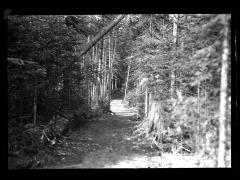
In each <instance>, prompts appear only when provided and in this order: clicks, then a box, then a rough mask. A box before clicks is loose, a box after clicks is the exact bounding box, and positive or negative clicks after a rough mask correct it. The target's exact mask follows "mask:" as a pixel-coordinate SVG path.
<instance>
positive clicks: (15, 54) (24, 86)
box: [7, 14, 231, 168]
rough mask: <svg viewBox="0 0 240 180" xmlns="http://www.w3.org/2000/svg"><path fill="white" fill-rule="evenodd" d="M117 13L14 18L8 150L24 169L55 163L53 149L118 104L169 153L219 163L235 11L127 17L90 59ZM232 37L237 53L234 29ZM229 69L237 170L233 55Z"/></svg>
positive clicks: (10, 38)
mask: <svg viewBox="0 0 240 180" xmlns="http://www.w3.org/2000/svg"><path fill="white" fill-rule="evenodd" d="M116 17H117V16H116V15H74V16H64V15H27V16H24V15H11V16H8V18H7V23H8V24H7V45H8V46H7V61H8V64H7V73H8V87H7V88H8V152H9V157H10V158H13V157H14V158H19V159H20V161H19V165H17V168H22V167H24V168H31V167H32V168H34V167H37V166H39V167H40V166H41V165H42V164H44V163H46V162H40V160H39V159H42V161H45V160H46V161H47V159H51V158H49V157H50V156H53V155H51V153H52V152H53V151H51V148H53V149H54V148H55V147H56V146H58V145H59V146H60V145H61V142H62V141H61V140H62V139H61V138H62V137H63V136H65V135H66V134H67V133H68V132H69V131H71V130H74V128H76V127H79V126H83V125H84V124H86V122H87V121H88V120H89V119H91V118H92V117H95V116H98V115H99V114H101V113H109V112H110V113H111V111H110V100H111V98H124V99H125V100H126V101H128V102H129V105H131V106H136V107H137V108H138V117H139V118H140V119H141V122H140V124H139V125H138V126H137V127H136V131H135V133H136V136H137V137H139V136H142V135H146V136H145V137H148V138H150V139H152V140H153V141H154V142H155V144H157V146H158V148H159V149H160V150H162V151H165V152H170V151H171V148H170V146H172V144H174V146H176V147H180V146H181V147H183V148H182V149H183V151H182V152H185V153H196V152H198V153H201V154H202V157H204V158H206V159H208V160H211V162H205V161H203V162H202V163H209V164H207V165H209V166H211V165H213V164H215V163H216V154H217V148H218V126H219V124H218V117H219V104H220V91H221V89H220V85H221V84H220V82H221V65H222V63H221V60H222V54H223V45H222V44H223V41H224V28H225V26H226V24H227V26H228V27H229V29H231V28H230V25H231V17H230V15H224V14H221V15H218V14H200V15H194V14H188V15H186V14H179V15H177V16H174V15H172V14H171V15H169V14H144V15H141V14H135V15H127V16H126V17H125V18H124V19H123V20H122V21H121V22H119V23H118V24H117V25H115V26H114V27H113V28H112V29H111V30H109V32H107V33H106V34H105V35H104V36H103V37H101V39H100V40H98V41H97V42H96V43H95V44H94V45H93V46H92V47H91V48H90V49H89V50H88V51H87V52H86V53H85V54H84V55H83V54H81V53H82V50H83V49H84V48H85V47H86V45H87V44H88V43H89V42H90V41H91V40H92V39H94V37H96V36H97V35H98V33H99V32H100V31H101V29H103V28H104V27H106V26H107V25H108V24H110V23H111V22H113V21H114V19H116ZM176 17H177V18H176ZM225 17H227V18H225ZM226 19H227V20H226ZM175 20H176V22H175ZM176 28H177V29H176ZM174 29H175V30H176V31H175V30H174ZM174 31H175V32H174ZM174 33H175V34H174ZM227 38H228V43H229V47H230V48H231V46H230V44H231V43H230V42H231V30H230V31H229V34H228V36H227ZM230 52H231V50H230ZM228 64H229V68H228V74H227V77H228V92H227V96H228V97H227V99H228V107H227V108H228V109H227V126H226V127H227V140H226V144H227V146H226V150H227V159H228V162H227V163H228V164H227V165H228V166H230V163H231V162H230V160H229V157H230V155H231V154H230V153H231V129H230V127H231V105H230V104H231V53H229V55H228ZM124 93H126V94H125V97H123V96H124ZM147 98H148V99H149V107H147V106H148V104H147V103H146V101H148V100H146V99H147ZM150 103H152V104H154V105H152V106H151V104H150ZM151 107H154V108H156V109H158V110H156V111H157V113H156V112H155V113H156V114H157V116H154V118H155V120H153V121H151V120H149V116H148V114H146V112H147V111H146V108H151ZM148 111H149V112H154V109H148ZM151 117H153V116H151ZM156 117H157V119H156ZM161 123H163V126H162V125H159V124H161ZM179 129H180V130H179ZM46 152H51V153H49V154H48V153H46ZM43 156H45V158H42V157H43ZM23 157H24V158H26V159H27V160H24V159H23ZM44 159H45V160H44ZM26 162H27V164H26ZM15 166H16V165H15Z"/></svg>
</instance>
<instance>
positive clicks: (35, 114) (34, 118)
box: [33, 79, 37, 125]
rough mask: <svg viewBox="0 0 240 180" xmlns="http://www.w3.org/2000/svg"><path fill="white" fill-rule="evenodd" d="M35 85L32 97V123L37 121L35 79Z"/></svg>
mask: <svg viewBox="0 0 240 180" xmlns="http://www.w3.org/2000/svg"><path fill="white" fill-rule="evenodd" d="M34 81H35V87H34V97H33V124H34V125H36V123H37V87H36V84H37V83H36V79H35V80H34Z"/></svg>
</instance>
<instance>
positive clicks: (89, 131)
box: [47, 100, 195, 169]
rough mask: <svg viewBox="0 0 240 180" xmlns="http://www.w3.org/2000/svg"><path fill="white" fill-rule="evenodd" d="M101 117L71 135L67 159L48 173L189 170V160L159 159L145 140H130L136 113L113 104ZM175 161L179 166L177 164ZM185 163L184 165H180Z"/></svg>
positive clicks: (116, 103)
mask: <svg viewBox="0 0 240 180" xmlns="http://www.w3.org/2000/svg"><path fill="white" fill-rule="evenodd" d="M111 110H112V111H113V112H114V113H115V115H104V116H102V117H101V118H99V119H98V120H97V121H94V122H91V123H89V124H88V125H87V126H85V127H83V128H81V129H79V130H78V131H76V132H74V133H73V134H72V135H71V141H69V145H68V146H69V147H70V149H71V150H67V151H68V153H67V154H68V155H67V156H66V157H65V158H64V159H63V160H61V161H60V162H58V164H57V165H55V166H51V167H47V168H51V169H82V168H161V167H162V168H166V167H167V168H168V167H182V166H183V165H184V167H193V166H195V165H194V162H193V161H192V160H195V159H194V158H193V157H190V159H189V157H186V158H187V159H184V158H183V157H182V156H174V157H173V156H169V155H170V154H165V155H164V156H160V155H159V154H158V151H157V150H156V149H154V148H152V147H151V142H150V141H149V140H143V139H141V140H138V139H132V138H131V134H132V129H133V127H134V125H136V124H137V123H138V121H133V120H134V119H135V115H136V110H135V109H134V108H130V107H128V106H127V104H125V103H123V102H122V100H113V101H112V102H111ZM177 158H179V160H180V161H179V162H181V163H180V164H177V161H178V159H177ZM183 163H185V164H183Z"/></svg>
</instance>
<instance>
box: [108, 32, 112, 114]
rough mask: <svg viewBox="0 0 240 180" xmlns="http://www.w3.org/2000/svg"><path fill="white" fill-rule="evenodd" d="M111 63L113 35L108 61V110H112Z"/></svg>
mask: <svg viewBox="0 0 240 180" xmlns="http://www.w3.org/2000/svg"><path fill="white" fill-rule="evenodd" d="M111 61H112V55H111V33H110V34H109V59H108V108H109V110H110V101H111V82H112V81H111V78H112V75H111V71H112V68H111V64H112V63H111Z"/></svg>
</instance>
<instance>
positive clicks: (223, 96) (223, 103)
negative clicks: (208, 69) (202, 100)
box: [218, 16, 229, 167]
mask: <svg viewBox="0 0 240 180" xmlns="http://www.w3.org/2000/svg"><path fill="white" fill-rule="evenodd" d="M228 31H229V29H228V23H227V16H225V29H224V39H223V54H222V70H221V89H220V107H219V111H220V114H219V142H218V143H219V147H218V167H225V166H226V165H225V148H226V109H227V86H228V84H227V73H228V55H229V45H228Z"/></svg>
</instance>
